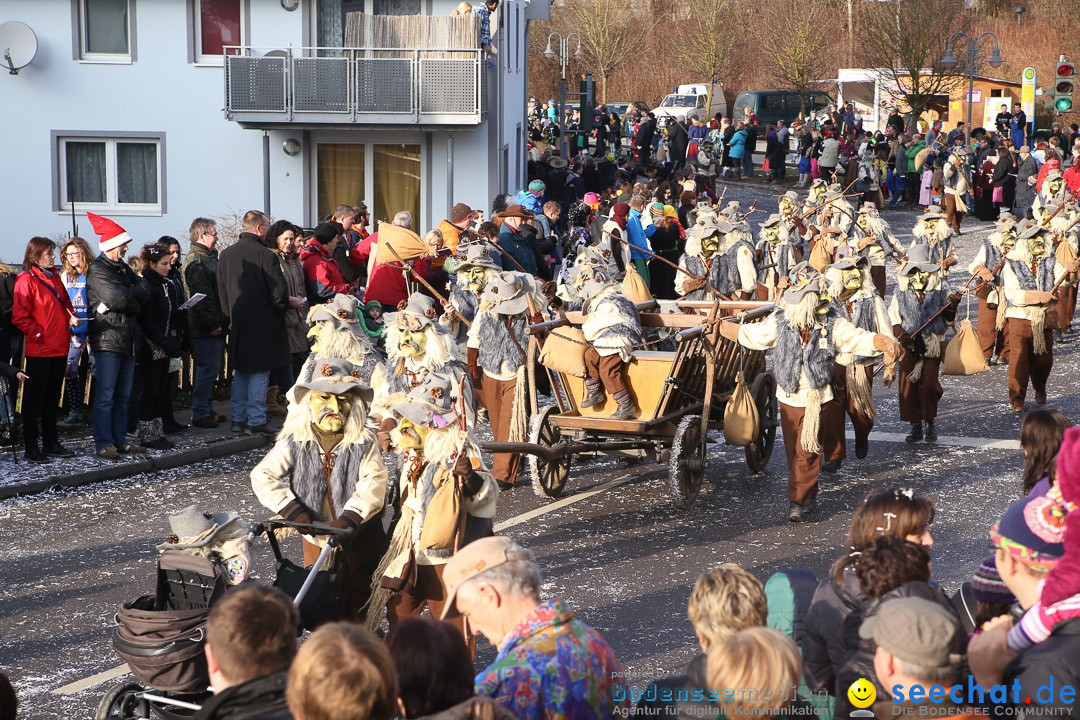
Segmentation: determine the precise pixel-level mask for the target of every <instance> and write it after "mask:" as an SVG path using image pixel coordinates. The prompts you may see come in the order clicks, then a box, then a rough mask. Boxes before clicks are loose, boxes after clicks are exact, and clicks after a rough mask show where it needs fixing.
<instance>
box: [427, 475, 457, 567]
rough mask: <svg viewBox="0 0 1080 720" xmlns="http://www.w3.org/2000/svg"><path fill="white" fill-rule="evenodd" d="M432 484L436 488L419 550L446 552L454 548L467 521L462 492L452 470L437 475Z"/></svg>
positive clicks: (428, 509)
mask: <svg viewBox="0 0 1080 720" xmlns="http://www.w3.org/2000/svg"><path fill="white" fill-rule="evenodd" d="M433 482H434V483H435V484H436V486H437V487H436V488H435V494H434V495H432V497H431V502H429V503H428V506H427V511H426V512H425V513H424V527H423V529H422V530H421V531H420V549H421V550H447V549H449V548H452V547H454V542H455V541H456V540H457V536H458V532H459V531H460V530H461V524H462V522H464V519H465V515H464V508H463V507H462V503H461V489H460V488H458V484H457V481H456V480H455V479H454V474H453V473H452V472H450V471H449V470H445V471H438V472H436V473H435V478H434V480H433Z"/></svg>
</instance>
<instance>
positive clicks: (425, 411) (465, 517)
mask: <svg viewBox="0 0 1080 720" xmlns="http://www.w3.org/2000/svg"><path fill="white" fill-rule="evenodd" d="M451 385H452V383H451V380H450V378H448V377H447V376H445V375H441V374H439V373H428V374H427V375H426V376H425V377H424V381H423V382H422V383H420V384H419V385H418V386H416V387H414V388H413V389H412V390H411V391H410V392H409V394H408V395H407V396H406V397H405V399H404V401H403V402H401V403H399V404H397V405H395V406H394V414H395V417H397V418H399V420H398V422H397V426H396V427H395V428H394V430H393V431H392V432H391V433H390V434H391V440H392V442H393V446H394V450H395V451H396V452H398V453H400V455H401V477H400V478H399V480H398V484H397V490H398V496H399V498H400V510H401V519H400V520H398V523H397V527H396V529H395V530H394V535H393V537H392V538H391V541H390V548H389V550H388V551H387V552H386V555H385V556H384V557H383V560H382V562H381V563H380V566H379V569H378V571H377V572H376V575H375V577H374V583H375V585H376V589H375V594H374V596H373V598H372V602H371V610H370V612H369V615H374V616H375V617H377V616H378V613H379V611H380V610H381V608H382V607H383V606H384V605H385V607H386V619H387V621H388V622H389V624H390V634H391V635H393V633H394V631H395V630H397V627H398V625H400V624H401V622H402V621H403V620H406V619H408V618H411V617H419V616H420V614H421V613H423V611H424V608H425V607H427V609H428V610H429V611H430V612H431V616H432V617H440V616H441V615H442V610H443V603H444V602H445V601H446V586H445V585H444V584H443V580H442V573H443V568H444V567H445V566H446V561H447V560H449V559H450V557H452V556H453V554H454V553H455V552H456V551H457V549H458V548H460V547H462V546H464V545H468V544H469V543H470V542H472V541H473V540H477V539H479V538H482V537H487V536H489V535H491V534H492V519H493V518H494V517H495V509H496V503H497V502H498V496H499V491H498V489H497V488H496V487H495V481H494V479H493V478H492V476H491V473H489V472H488V471H487V469H486V468H485V467H484V464H483V459H482V457H481V454H480V448H479V447H478V446H477V444H476V441H475V440H474V439H473V437H472V434H471V433H470V432H469V430H468V428H467V427H466V426H465V424H464V423H462V422H460V418H459V415H458V412H459V411H460V404H457V405H455V404H454V403H453V402H452V401H451V395H452V388H451ZM446 483H452V485H450V486H447V485H446ZM454 495H456V497H454ZM449 622H451V623H453V624H455V625H456V626H457V627H458V628H459V629H462V630H464V626H463V622H462V619H461V618H455V619H453V620H450V621H449ZM466 640H467V642H468V644H469V647H470V650H471V649H472V648H473V647H474V646H475V638H473V637H471V636H469V635H466Z"/></svg>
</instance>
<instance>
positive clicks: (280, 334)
mask: <svg viewBox="0 0 1080 720" xmlns="http://www.w3.org/2000/svg"><path fill="white" fill-rule="evenodd" d="M243 229H244V232H242V233H240V238H239V239H238V240H237V241H236V243H235V244H234V245H231V246H230V247H227V248H225V250H224V251H223V252H222V253H221V258H220V260H218V276H217V284H218V294H219V296H220V297H221V309H222V311H223V312H224V313H225V314H226V315H227V316H228V317H229V321H230V324H231V327H232V330H231V332H230V333H229V350H230V360H231V362H232V367H233V369H234V370H233V382H232V430H233V432H236V433H246V434H248V435H253V434H255V433H269V432H273V431H274V430H275V428H271V427H270V426H269V425H267V422H266V390H267V387H268V385H269V382H270V371H271V370H273V369H274V368H279V367H284V366H285V365H288V364H289V363H290V362H292V356H291V355H290V354H289V338H288V335H287V330H286V328H285V312H286V311H287V310H288V309H289V307H290V306H292V307H294V308H300V307H303V301H302V300H301V299H300V298H296V297H293V298H290V297H289V289H288V285H287V284H286V283H285V276H284V275H283V274H282V272H281V264H280V263H279V262H278V258H277V254H276V253H274V252H273V251H272V250H270V248H268V247H267V246H266V245H265V244H264V238H265V237H266V233H267V231H269V230H270V220H269V219H268V218H267V217H266V215H264V214H263V213H261V212H259V211H258V210H249V211H247V212H246V213H245V214H244V219H243Z"/></svg>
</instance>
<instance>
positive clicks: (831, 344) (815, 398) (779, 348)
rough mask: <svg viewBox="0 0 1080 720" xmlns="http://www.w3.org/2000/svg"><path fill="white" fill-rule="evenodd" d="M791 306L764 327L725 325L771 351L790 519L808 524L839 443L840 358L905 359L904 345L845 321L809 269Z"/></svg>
mask: <svg viewBox="0 0 1080 720" xmlns="http://www.w3.org/2000/svg"><path fill="white" fill-rule="evenodd" d="M782 301H783V304H782V307H781V308H780V309H777V310H776V311H775V312H774V313H773V314H772V315H770V316H769V317H767V318H766V319H764V320H762V321H761V322H757V323H747V324H738V323H734V322H722V323H720V331H721V333H722V334H723V336H724V337H726V338H727V339H729V340H732V341H735V342H738V343H739V344H740V345H742V346H743V347H746V348H749V349H750V350H768V351H769V355H770V357H769V367H771V368H773V369H774V373H775V374H776V398H777V400H778V401H779V403H780V426H781V428H782V430H783V434H784V449H785V451H786V453H787V462H788V489H787V497H788V501H789V508H788V520H790V521H791V522H802V521H803V519H804V517H805V516H806V515H807V514H809V513H812V512H813V511H814V509H815V507H816V498H817V491H818V474H819V472H820V470H821V450H822V446H825V447H829V446H831V444H832V443H833V442H834V441H832V440H831V438H829V437H828V433H829V432H831V431H832V430H834V429H835V425H830V423H828V422H826V418H827V417H828V416H829V413H830V412H832V411H833V410H834V408H835V406H836V400H835V398H834V397H833V391H832V382H833V373H834V370H835V357H836V354H837V353H851V354H854V355H858V356H863V357H876V356H878V355H880V354H882V353H884V354H885V355H886V362H887V363H891V362H893V361H895V359H896V357H897V355H898V354H899V348H898V347H897V344H896V341H895V340H894V339H893V338H891V337H889V336H887V335H882V334H878V333H873V332H870V331H867V330H861V329H859V328H858V327H856V326H855V325H854V324H852V323H851V322H849V321H848V320H845V319H843V318H841V317H839V316H838V315H837V313H836V310H835V309H834V308H833V307H832V304H831V303H830V302H829V299H828V296H827V295H826V293H825V288H824V280H823V279H822V277H821V274H820V273H818V272H817V271H816V270H814V269H813V268H812V267H810V265H809V264H808V263H805V262H804V263H800V264H798V265H796V266H795V267H794V268H792V271H791V276H790V277H789V284H788V288H787V289H786V290H785V291H784V295H783V298H782Z"/></svg>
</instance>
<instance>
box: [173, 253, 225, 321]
mask: <svg viewBox="0 0 1080 720" xmlns="http://www.w3.org/2000/svg"><path fill="white" fill-rule="evenodd" d="M217 273H218V254H217V251H216V250H208V249H207V248H206V246H205V245H203V244H201V243H196V242H193V243H191V250H189V251H188V254H187V255H185V256H184V265H183V275H184V287H185V289H186V290H187V293H188V297H191V296H192V295H194V294H195V293H202V294H203V295H205V296H206V297H205V298H203V299H202V300H201V301H200V302H199V303H198V304H197V305H195V306H194V307H192V308H191V310H190V311H189V312H188V318H187V321H188V330H189V332H190V333H191V337H193V338H207V337H214V336H212V335H211V334H210V333H212V332H213V331H214V330H215V329H217V328H221V331H222V332H221V333H220V334H219V335H218V336H217V337H225V332H226V331H228V329H229V317H228V315H226V314H225V313H224V312H223V311H222V309H221V298H220V296H219V295H218V284H217Z"/></svg>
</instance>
